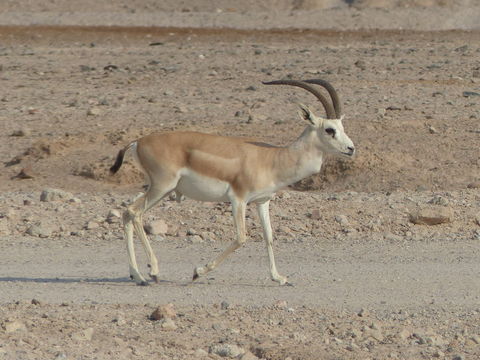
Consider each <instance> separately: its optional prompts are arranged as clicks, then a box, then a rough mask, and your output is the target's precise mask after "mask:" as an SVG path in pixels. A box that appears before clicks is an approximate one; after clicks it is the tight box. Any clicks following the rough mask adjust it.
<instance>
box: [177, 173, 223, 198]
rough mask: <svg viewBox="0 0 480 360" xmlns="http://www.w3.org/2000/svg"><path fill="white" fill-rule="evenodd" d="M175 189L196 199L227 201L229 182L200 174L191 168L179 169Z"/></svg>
mask: <svg viewBox="0 0 480 360" xmlns="http://www.w3.org/2000/svg"><path fill="white" fill-rule="evenodd" d="M176 190H177V191H179V192H180V193H182V194H183V195H185V196H186V197H188V198H191V199H194V200H197V201H229V199H230V198H229V196H228V193H229V190H230V184H229V183H228V182H225V181H221V180H217V179H213V178H210V177H207V176H204V175H201V174H199V173H197V172H195V171H193V170H191V169H182V170H181V171H180V180H179V181H178V184H177V187H176Z"/></svg>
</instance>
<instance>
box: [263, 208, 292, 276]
mask: <svg viewBox="0 0 480 360" xmlns="http://www.w3.org/2000/svg"><path fill="white" fill-rule="evenodd" d="M269 205H270V200H268V201H266V202H264V203H260V204H257V210H258V216H259V218H260V221H261V223H262V227H263V238H264V239H265V244H266V245H267V252H268V259H269V260H270V276H271V278H272V280H274V281H277V282H278V283H280V285H284V284H286V283H287V278H286V277H285V276H282V275H280V274H279V273H278V271H277V266H276V265H275V257H274V255H273V247H272V245H273V237H272V226H271V224H270V211H269Z"/></svg>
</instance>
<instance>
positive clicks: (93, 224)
mask: <svg viewBox="0 0 480 360" xmlns="http://www.w3.org/2000/svg"><path fill="white" fill-rule="evenodd" d="M99 227H100V224H99V223H97V222H96V221H89V222H87V224H86V225H85V229H87V230H94V229H98V228H99Z"/></svg>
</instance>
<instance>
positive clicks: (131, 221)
mask: <svg viewBox="0 0 480 360" xmlns="http://www.w3.org/2000/svg"><path fill="white" fill-rule="evenodd" d="M159 184H161V183H159V182H157V183H156V184H152V185H151V186H150V187H149V189H148V191H147V193H146V194H144V195H142V196H141V197H140V198H139V199H138V200H136V201H135V202H134V203H133V204H132V205H130V206H129V207H128V208H127V210H126V211H125V214H124V223H125V225H124V226H125V237H126V239H127V251H128V255H129V263H130V277H131V278H132V279H133V280H134V281H135V282H136V283H137V284H139V285H147V284H148V283H147V281H146V280H145V278H144V277H143V276H142V275H141V274H140V271H139V270H138V265H137V262H136V260H135V250H134V246H133V229H134V230H135V232H136V233H137V236H138V237H139V239H140V241H141V242H142V245H143V248H144V249H145V252H146V254H147V257H148V261H149V267H150V272H149V275H150V277H151V278H152V279H153V280H155V282H158V272H159V270H158V260H157V257H156V256H155V253H154V252H153V249H152V247H151V245H150V242H149V240H148V237H147V234H145V230H144V229H143V221H142V215H143V213H144V212H145V211H147V210H148V209H150V208H152V207H153V206H154V205H155V204H157V203H158V202H159V201H160V200H162V199H163V198H164V197H165V196H167V195H168V194H169V193H170V192H171V191H172V190H173V188H174V187H175V185H176V181H175V182H170V184H168V185H159Z"/></svg>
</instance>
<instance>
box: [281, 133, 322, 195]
mask: <svg viewBox="0 0 480 360" xmlns="http://www.w3.org/2000/svg"><path fill="white" fill-rule="evenodd" d="M315 140H316V133H315V129H313V128H312V127H310V126H307V127H306V128H305V130H304V131H303V132H302V134H301V135H300V136H299V137H298V138H297V139H296V140H295V141H294V142H293V143H292V144H291V145H290V146H288V147H286V148H283V149H281V151H280V152H279V154H278V156H279V159H277V160H278V162H279V163H281V164H283V166H282V167H281V170H280V171H279V173H278V174H277V178H278V180H279V182H280V183H281V184H282V185H283V186H286V185H290V184H293V183H295V182H297V181H299V180H302V179H304V178H306V177H308V176H310V175H312V174H315V173H318V172H319V171H320V168H321V167H322V162H323V151H321V150H320V149H319V147H318V146H317V145H316V143H315Z"/></svg>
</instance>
